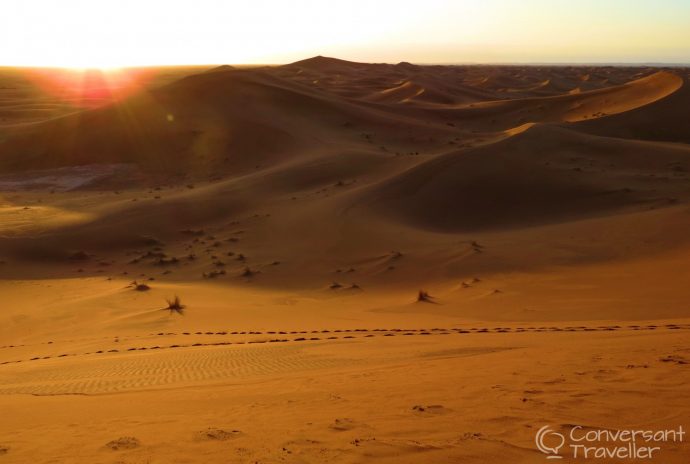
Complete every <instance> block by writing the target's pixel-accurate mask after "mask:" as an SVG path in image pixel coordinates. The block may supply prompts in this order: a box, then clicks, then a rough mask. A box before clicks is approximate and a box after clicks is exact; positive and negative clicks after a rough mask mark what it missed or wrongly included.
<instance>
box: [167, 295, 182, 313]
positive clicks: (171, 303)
mask: <svg viewBox="0 0 690 464" xmlns="http://www.w3.org/2000/svg"><path fill="white" fill-rule="evenodd" d="M165 301H167V302H168V307H167V308H163V309H164V310H168V311H170V314H172V313H173V312H176V313H177V314H184V309H185V308H186V307H187V306H185V305H183V304H182V301H181V300H180V297H179V296H177V295H175V298H173V299H172V300H167V299H166V300H165Z"/></svg>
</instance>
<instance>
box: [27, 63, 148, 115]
mask: <svg viewBox="0 0 690 464" xmlns="http://www.w3.org/2000/svg"><path fill="white" fill-rule="evenodd" d="M154 72H155V71H154V70H151V69H144V68H140V69H136V68H133V69H124V68H123V69H119V68H111V69H83V68H82V69H78V68H71V69H68V68H39V69H27V70H26V78H27V79H29V80H31V81H32V82H33V83H34V84H36V85H37V86H38V88H40V89H41V91H42V92H44V93H45V94H46V95H48V96H50V97H53V98H57V99H59V100H61V101H64V102H67V103H70V104H72V105H74V106H77V107H95V106H99V105H101V104H104V103H109V102H112V101H114V100H118V99H121V98H123V97H126V96H128V95H131V94H132V93H134V92H137V91H138V90H140V89H142V88H143V87H144V86H145V84H146V83H147V82H148V81H149V80H150V79H151V78H152V77H153V74H154Z"/></svg>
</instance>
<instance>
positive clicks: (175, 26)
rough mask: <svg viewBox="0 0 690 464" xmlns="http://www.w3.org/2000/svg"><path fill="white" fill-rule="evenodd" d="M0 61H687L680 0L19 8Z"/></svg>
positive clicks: (104, 1)
mask: <svg viewBox="0 0 690 464" xmlns="http://www.w3.org/2000/svg"><path fill="white" fill-rule="evenodd" d="M0 44H2V45H0V65H7V66H67V67H103V68H107V67H123V66H147V65H169V64H224V63H228V64H241V63H247V64H256V63H261V64H270V63H287V62H291V61H295V60H299V59H303V58H308V57H310V56H315V55H326V56H335V57H338V58H343V59H349V60H354V61H365V62H393V63H395V62H399V61H410V62H415V63H496V62H500V63H505V62H514V63H523V62H544V63H547V62H556V63H565V62H583V63H594V62H608V63H611V62H616V63H622V62H666V63H690V0H655V1H651V0H577V1H574V2H573V1H565V0H414V1H410V0H366V1H365V0H340V1H328V0H319V1H315V0H242V1H239V0H225V1H222V0H192V1H186V0H21V1H14V0H12V1H7V0H4V1H3V4H2V16H0Z"/></svg>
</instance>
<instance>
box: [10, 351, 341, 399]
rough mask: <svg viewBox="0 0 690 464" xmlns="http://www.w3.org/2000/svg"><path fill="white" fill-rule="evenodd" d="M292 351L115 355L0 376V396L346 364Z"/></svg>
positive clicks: (164, 383) (117, 389)
mask: <svg viewBox="0 0 690 464" xmlns="http://www.w3.org/2000/svg"><path fill="white" fill-rule="evenodd" d="M352 362H353V361H352V360H348V359H334V358H327V357H320V356H315V355H312V354H308V353H305V350H304V349H303V348H302V347H298V346H286V345H280V346H272V345H266V346H252V347H249V346H236V347H222V348H219V347H209V348H204V349H176V350H174V352H165V353H164V352H158V353H138V354H136V355H129V356H126V355H116V356H113V357H110V358H99V359H89V360H86V361H81V362H79V363H78V364H76V363H75V364H72V365H70V366H66V365H64V364H63V363H51V364H49V365H44V366H26V367H27V368H26V369H23V368H22V369H17V370H13V371H12V372H3V373H0V394H16V393H24V394H33V395H65V394H99V393H115V392H122V391H128V390H140V389H148V388H156V387H162V386H166V387H167V386H171V385H179V386H183V385H189V384H197V383H200V382H204V383H205V382H209V381H219V382H222V381H224V380H233V379H237V380H239V379H243V378H247V377H255V376H262V375H269V374H280V373H289V372H294V371H304V370H311V369H322V368H328V367H334V366H342V365H347V364H351V363H352Z"/></svg>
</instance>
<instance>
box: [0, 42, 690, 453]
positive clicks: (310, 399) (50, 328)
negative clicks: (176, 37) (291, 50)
mask: <svg viewBox="0 0 690 464" xmlns="http://www.w3.org/2000/svg"><path fill="white" fill-rule="evenodd" d="M0 71H1V72H0V80H2V82H4V83H6V84H7V85H3V86H0V87H3V88H0V294H1V295H2V296H3V310H2V311H0V409H1V410H2V412H3V418H4V419H6V420H3V421H0V460H2V459H6V460H8V462H13V463H14V462H17V463H22V462H31V463H37V462H46V463H47V462H74V463H82V462H166V463H167V462H178V461H179V462H183V461H184V462H204V463H214V462H219V463H220V462H228V460H230V461H232V462H247V463H249V462H294V463H311V462H313V463H323V462H343V463H348V462H350V463H351V462H364V463H369V462H371V463H374V462H375V463H379V462H391V463H393V462H395V463H405V462H410V463H413V462H414V463H419V462H446V461H448V462H450V461H453V462H455V461H462V462H494V461H510V462H525V463H527V462H543V461H544V459H545V456H544V455H543V454H542V453H541V452H539V451H538V450H537V449H536V448H535V446H534V435H535V432H536V431H537V430H538V429H539V428H540V427H542V426H543V425H551V426H552V427H554V430H557V431H562V432H564V431H566V429H567V428H568V427H569V426H571V425H572V424H579V425H584V426H586V427H589V428H604V429H615V428H635V427H644V428H652V429H658V428H665V427H673V426H677V425H678V424H680V423H682V422H683V420H685V418H686V417H687V416H688V408H687V404H686V403H687V401H685V400H684V399H685V398H686V397H687V393H688V392H687V385H689V384H690V383H689V382H688V381H689V380H690V379H688V378H687V376H688V371H687V368H686V366H687V365H688V363H689V362H690V354H689V353H688V349H687V344H688V334H689V333H690V332H689V330H690V325H689V324H690V313H689V312H688V305H687V302H688V299H689V298H690V293H689V291H688V286H687V281H688V279H689V278H690V271H689V270H688V266H687V255H688V252H689V251H690V239H689V238H688V237H690V233H688V232H690V216H688V214H687V213H688V204H689V202H690V190H689V189H688V185H690V184H689V183H688V182H690V177H689V175H690V174H689V173H690V145H688V142H689V140H688V134H690V128H688V127H687V124H688V123H687V121H688V120H690V118H687V117H686V112H687V110H688V105H687V101H686V100H687V99H688V98H687V97H688V91H689V90H688V85H687V83H686V81H687V79H688V74H687V70H685V69H681V68H678V69H661V70H660V69H655V68H648V67H626V66H553V67H549V66H425V65H417V64H411V63H407V62H402V63H398V64H384V63H379V64H367V63H357V62H351V61H344V60H339V59H335V58H329V57H323V56H319V57H314V58H310V59H307V60H302V61H299V62H296V63H292V64H288V65H284V66H258V67H246V66H227V65H226V66H219V67H213V68H210V69H209V68H184V69H177V68H175V69H168V68H164V69H160V70H158V71H156V72H154V74H153V77H151V76H149V75H148V74H147V76H148V77H147V79H143V80H142V81H140V82H139V85H137V86H135V87H133V88H131V89H130V91H127V92H125V91H124V90H123V89H124V88H122V89H121V90H122V91H118V92H114V93H112V95H109V96H107V95H101V96H100V97H99V98H96V99H94V100H89V101H88V102H87V101H85V100H84V99H82V98H78V97H77V96H75V94H74V92H70V93H68V94H60V93H58V94H56V93H55V92H49V91H48V90H46V89H45V88H44V87H41V85H39V83H37V82H36V81H34V80H28V79H25V78H24V77H22V76H21V75H20V74H17V73H18V72H19V71H17V70H0ZM149 71H150V72H153V71H151V70H149ZM149 71H147V72H149ZM22 79H24V80H22ZM58 81H59V82H64V76H62V75H61V76H59V79H58ZM96 83H98V82H96ZM99 88H100V87H99ZM134 90H135V91H134ZM420 294H421V295H427V296H425V297H424V298H419V295H420ZM175 297H179V299H180V304H179V305H173V306H172V307H170V304H171V303H170V302H172V301H174V300H175V299H176V298H175ZM631 404H634V405H635V407H634V408H631V407H630V405H631ZM688 453H689V451H688V446H687V443H670V444H666V445H665V446H664V449H663V462H670V463H675V462H678V463H680V462H686V461H687V456H688ZM659 462H662V461H659Z"/></svg>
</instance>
